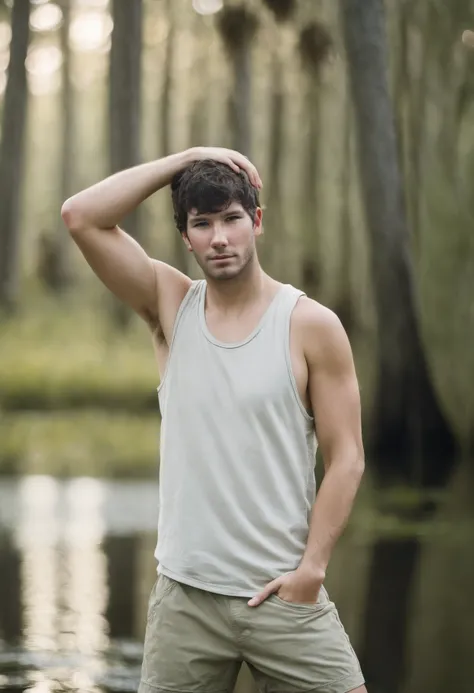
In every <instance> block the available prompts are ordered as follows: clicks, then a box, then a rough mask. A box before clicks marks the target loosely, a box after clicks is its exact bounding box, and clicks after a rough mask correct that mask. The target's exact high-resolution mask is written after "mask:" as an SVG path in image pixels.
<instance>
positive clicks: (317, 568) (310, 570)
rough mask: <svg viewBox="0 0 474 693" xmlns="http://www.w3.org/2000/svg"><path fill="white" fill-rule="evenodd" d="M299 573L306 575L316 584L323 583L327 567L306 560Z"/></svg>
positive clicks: (302, 562) (303, 561) (301, 564)
mask: <svg viewBox="0 0 474 693" xmlns="http://www.w3.org/2000/svg"><path fill="white" fill-rule="evenodd" d="M298 571H299V572H300V573H304V574H305V575H306V576H307V577H308V578H309V579H312V580H314V581H316V582H323V581H324V579H325V578H326V566H324V565H323V564H320V563H315V562H313V561H309V560H305V559H304V558H303V560H302V561H301V563H300V565H299V567H298Z"/></svg>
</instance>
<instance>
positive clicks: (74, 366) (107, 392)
mask: <svg viewBox="0 0 474 693" xmlns="http://www.w3.org/2000/svg"><path fill="white" fill-rule="evenodd" d="M91 304H92V305H91ZM91 304H89V305H87V304H85V303H83V304H82V305H81V304H80V303H78V302H74V303H73V304H72V305H71V304H65V305H63V306H62V307H60V306H59V305H57V304H56V303H55V301H54V300H40V301H35V302H32V303H31V304H29V305H28V306H27V308H26V309H25V311H24V312H23V313H22V315H21V316H19V317H18V318H16V319H14V320H13V319H12V320H9V321H7V322H4V323H3V324H0V344H1V358H0V407H3V408H5V409H26V410H32V409H40V410H42V409H61V408H68V407H91V406H105V407H107V408H110V409H127V410H143V409H147V408H148V409H150V410H152V409H157V406H158V405H157V393H156V386H157V384H158V375H157V371H156V365H155V363H154V359H153V351H152V347H151V340H150V339H149V338H147V337H148V335H147V333H146V329H145V327H144V326H142V325H141V324H140V323H139V322H137V321H134V324H133V326H132V327H131V329H130V331H129V332H128V333H127V334H125V335H123V334H121V333H117V332H115V331H114V330H113V329H112V328H111V327H110V325H109V322H108V319H107V314H106V313H105V311H104V310H103V309H102V310H101V309H100V307H98V306H97V305H94V302H93V301H91ZM154 373H155V374H156V377H155V380H154V378H153V374H154Z"/></svg>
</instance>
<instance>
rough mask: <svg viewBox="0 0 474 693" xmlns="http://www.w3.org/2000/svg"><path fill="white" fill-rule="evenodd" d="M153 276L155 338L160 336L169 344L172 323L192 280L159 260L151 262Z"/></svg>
mask: <svg viewBox="0 0 474 693" xmlns="http://www.w3.org/2000/svg"><path fill="white" fill-rule="evenodd" d="M152 264H153V270H154V274H155V286H156V304H157V315H158V321H157V322H156V324H155V325H154V326H153V331H154V332H155V334H156V336H158V337H159V336H162V337H163V338H164V340H165V341H166V342H167V343H168V344H169V343H170V340H171V335H172V333H173V327H174V322H175V319H176V315H177V313H178V310H179V307H180V305H181V302H182V301H183V299H184V297H185V296H186V294H187V292H188V291H189V288H190V286H191V284H192V280H191V279H190V278H189V277H188V276H187V275H186V274H183V272H180V271H179V270H178V269H176V267H172V266H171V265H168V264H167V263H166V262H162V261H161V260H154V259H153V260H152Z"/></svg>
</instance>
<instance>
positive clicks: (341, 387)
mask: <svg viewBox="0 0 474 693" xmlns="http://www.w3.org/2000/svg"><path fill="white" fill-rule="evenodd" d="M168 184H171V189H172V196H173V205H174V211H175V220H176V224H177V227H178V230H179V232H180V233H181V235H182V237H183V242H184V243H185V244H186V247H187V248H188V250H189V251H190V252H192V253H193V254H194V257H195V258H196V260H197V262H198V264H199V266H200V267H201V269H202V271H203V273H204V276H205V280H201V281H194V282H193V281H191V280H190V279H189V278H188V277H186V276H185V275H183V274H182V273H181V272H178V271H177V270H176V269H174V268H172V267H170V266H168V265H166V264H164V263H162V262H159V261H157V260H153V259H150V258H149V257H148V256H147V255H146V253H145V252H144V250H143V249H142V248H141V247H140V246H139V245H138V244H137V243H136V242H135V241H134V240H133V239H132V238H130V237H129V236H128V235H127V234H126V233H125V232H124V231H123V230H121V229H120V228H119V226H118V225H119V224H120V222H121V220H122V219H123V218H124V217H125V216H126V215H127V214H128V213H130V212H131V211H132V210H133V209H135V208H136V207H137V206H138V205H139V204H140V203H141V202H143V200H145V199H146V198H147V197H149V196H150V195H152V194H153V193H155V192H156V191H157V190H159V189H160V188H163V187H165V186H167V185H168ZM260 187H261V181H260V177H259V175H258V172H257V170H256V169H255V167H254V166H253V165H252V164H251V163H250V162H249V161H248V159H247V158H246V157H244V156H242V155H241V154H239V153H238V152H235V151H231V150H227V149H220V148H195V149H191V150H188V151H185V152H183V153H179V154H175V155H172V156H169V157H166V158H164V159H161V160H159V161H154V162H152V163H148V164H144V165H142V166H138V167H136V168H133V169H130V170H126V171H122V172H120V173H118V174H116V175H114V176H111V177H110V178H107V179H106V180H104V181H102V182H100V183H98V184H97V185H94V186H92V187H91V188H88V189H87V190H84V191H83V192H80V193H79V194H78V195H76V196H75V197H72V198H71V199H69V200H67V201H66V202H65V204H64V206H63V209H62V216H63V219H64V221H65V223H66V225H67V226H68V227H69V229H70V231H71V234H72V237H73V238H74V240H75V242H76V243H77V245H78V246H79V248H80V250H81V251H82V253H83V255H84V257H85V258H86V260H87V262H88V263H89V264H90V266H91V267H92V269H93V270H94V272H95V273H96V274H97V276H98V277H99V278H100V279H101V280H102V281H103V282H104V284H105V285H106V286H107V287H108V288H109V289H110V290H111V291H112V292H113V293H114V294H116V295H117V296H118V297H119V298H120V299H122V300H123V301H125V302H126V303H128V304H129V305H130V306H131V307H132V308H133V309H134V310H135V311H136V312H137V313H138V314H139V315H141V316H142V317H143V318H144V320H145V321H146V322H147V323H148V325H149V327H150V329H151V333H152V337H153V343H154V347H155V352H156V359H157V364H158V370H159V373H160V377H161V384H160V387H159V404H160V409H161V413H162V426H161V464H160V516H159V525H158V545H157V551H156V558H157V561H158V563H159V577H158V580H157V582H156V584H155V587H154V589H153V592H152V595H151V597H150V605H149V611H148V622H147V632H146V637H145V653H144V660H143V667H142V681H141V684H140V692H141V693H169V692H173V693H191V692H195V693H224V692H227V691H229V692H230V691H232V690H233V687H234V684H235V680H236V677H237V673H238V670H239V668H240V666H241V663H242V662H243V661H246V662H247V663H248V665H249V667H250V669H251V671H252V672H253V674H254V676H255V678H256V680H257V683H258V684H259V686H261V689H262V690H264V691H266V693H293V692H295V693H296V691H298V692H303V691H305V692H306V693H310V692H311V691H312V692H314V693H316V692H317V693H347V692H348V691H357V693H362V692H363V691H365V690H366V689H365V686H364V685H363V683H364V679H363V676H362V673H361V670H360V667H359V664H358V661H357V658H356V656H355V654H354V651H353V650H352V648H351V646H350V644H349V640H348V637H347V635H346V634H345V631H344V629H343V627H342V625H341V622H340V620H339V617H338V615H337V611H336V608H335V606H334V604H333V603H332V602H331V601H330V599H329V597H328V594H327V592H326V590H325V588H324V586H323V582H324V578H325V574H326V568H327V565H328V562H329V559H330V555H331V551H332V549H333V547H334V544H335V542H336V540H337V538H338V537H339V535H340V533H341V531H342V529H343V527H344V526H345V524H346V522H347V519H348V516H349V513H350V510H351V507H352V503H353V500H354V497H355V495H356V492H357V489H358V486H359V483H360V480H361V476H362V472H363V468H364V459H363V448H362V440H361V423H360V403H359V391H358V384H357V379H356V375H355V371H354V365H353V359H352V354H351V349H350V346H349V343H348V340H347V337H346V334H345V332H344V330H343V328H342V326H341V324H340V322H339V320H338V319H337V317H336V316H335V315H334V314H333V313H332V312H331V311H329V310H328V309H327V308H324V307H323V306H321V305H320V304H318V303H316V302H315V301H313V300H310V299H309V298H307V297H306V296H305V295H304V294H303V292H301V291H298V290H297V289H295V288H293V287H292V286H289V285H282V284H280V283H279V282H277V281H275V280H274V279H272V278H271V277H269V276H268V275H267V274H265V272H263V270H262V269H261V267H260V265H259V262H258V257H257V251H256V245H255V244H256V239H257V237H258V236H259V235H260V234H261V232H262V211H261V209H260V207H259V199H258V198H259V194H258V191H259V188H260ZM269 242H270V243H271V238H269ZM316 434H317V440H318V443H319V445H320V446H321V451H322V454H323V459H324V466H325V476H324V481H323V483H322V485H321V488H320V489H319V491H318V496H317V499H316V500H315V477H314V464H315V452H316Z"/></svg>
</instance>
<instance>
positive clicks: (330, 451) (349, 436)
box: [308, 315, 363, 465]
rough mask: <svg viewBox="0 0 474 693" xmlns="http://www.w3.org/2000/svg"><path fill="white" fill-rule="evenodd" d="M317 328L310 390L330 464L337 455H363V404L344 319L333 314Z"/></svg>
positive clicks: (310, 359)
mask: <svg viewBox="0 0 474 693" xmlns="http://www.w3.org/2000/svg"><path fill="white" fill-rule="evenodd" d="M317 332H318V334H317V338H316V339H315V345H316V346H315V348H314V349H312V350H311V349H310V356H309V363H308V366H309V393H310V399H311V406H312V409H313V412H314V417H315V428H316V435H317V438H318V442H319V446H320V449H321V452H322V455H323V458H324V462H325V465H327V464H330V462H331V461H332V460H333V459H334V458H335V457H338V458H340V457H341V456H344V457H345V456H346V454H347V455H349V454H350V455H351V456H352V455H354V454H357V455H358V456H361V455H363V452H362V449H363V446H362V433H361V406H360V393H359V384H358V381H357V375H356V371H355V366H354V360H353V356H352V350H351V347H350V343H349V340H348V337H347V335H346V332H345V330H344V328H343V327H342V325H341V323H340V321H339V320H338V318H337V317H336V316H334V315H333V316H332V317H331V318H330V319H327V320H325V321H324V323H323V324H322V325H320V326H319V328H318V330H317ZM315 337H316V335H315Z"/></svg>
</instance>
